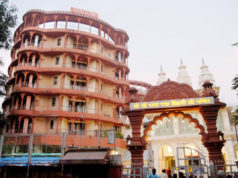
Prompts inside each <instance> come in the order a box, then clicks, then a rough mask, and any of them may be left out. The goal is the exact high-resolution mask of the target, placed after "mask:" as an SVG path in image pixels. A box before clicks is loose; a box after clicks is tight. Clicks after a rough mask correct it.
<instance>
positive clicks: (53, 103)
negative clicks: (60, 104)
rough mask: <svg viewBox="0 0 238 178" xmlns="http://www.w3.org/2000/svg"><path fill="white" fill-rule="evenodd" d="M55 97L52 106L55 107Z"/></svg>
mask: <svg viewBox="0 0 238 178" xmlns="http://www.w3.org/2000/svg"><path fill="white" fill-rule="evenodd" d="M55 100H56V99H55V97H53V98H52V106H55Z"/></svg>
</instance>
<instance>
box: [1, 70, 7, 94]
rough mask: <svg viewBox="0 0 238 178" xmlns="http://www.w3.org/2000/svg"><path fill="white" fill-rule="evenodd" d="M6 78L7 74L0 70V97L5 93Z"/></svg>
mask: <svg viewBox="0 0 238 178" xmlns="http://www.w3.org/2000/svg"><path fill="white" fill-rule="evenodd" d="M7 79H8V77H7V75H6V74H4V73H2V72H0V97H1V96H4V95H6V90H7Z"/></svg>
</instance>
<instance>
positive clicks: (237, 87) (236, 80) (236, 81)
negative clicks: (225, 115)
mask: <svg viewBox="0 0 238 178" xmlns="http://www.w3.org/2000/svg"><path fill="white" fill-rule="evenodd" d="M232 89H233V90H238V75H236V76H235V78H234V79H233V80H232ZM237 94H238V91H237ZM235 113H238V108H237V109H236V110H235ZM232 120H233V121H234V122H235V123H238V115H237V114H234V116H233V117H232Z"/></svg>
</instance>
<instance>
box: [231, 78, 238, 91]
mask: <svg viewBox="0 0 238 178" xmlns="http://www.w3.org/2000/svg"><path fill="white" fill-rule="evenodd" d="M232 89H233V90H237V89H238V76H235V78H234V79H233V81H232ZM237 94H238V93H237Z"/></svg>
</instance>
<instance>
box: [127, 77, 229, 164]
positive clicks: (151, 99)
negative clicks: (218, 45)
mask: <svg viewBox="0 0 238 178" xmlns="http://www.w3.org/2000/svg"><path fill="white" fill-rule="evenodd" d="M203 87H204V88H203V91H202V92H201V96H200V95H198V93H197V92H195V91H194V90H193V89H192V88H191V86H189V85H187V84H179V83H177V82H173V81H169V80H168V81H167V82H164V83H162V84H161V85H159V86H154V87H151V88H150V89H149V91H148V92H147V94H146V96H145V97H144V99H143V101H141V100H140V97H139V96H138V95H137V94H136V93H137V90H136V89H131V90H130V91H129V92H130V97H129V98H128V99H127V105H128V106H127V108H126V109H125V110H124V111H123V113H124V114H125V115H127V116H128V118H129V121H130V124H131V127H132V137H128V138H127V141H128V142H127V146H128V149H129V151H130V152H131V162H132V168H143V160H144V159H143V153H144V150H145V149H146V146H147V144H148V142H149V141H150V140H151V131H152V127H154V126H156V125H157V123H158V122H160V121H161V120H163V118H167V119H168V120H170V118H171V120H174V118H178V117H180V118H181V119H182V120H184V121H185V120H188V122H189V123H190V124H194V127H195V129H197V130H198V133H199V134H200V135H201V141H202V143H203V145H204V146H205V147H206V148H207V151H208V155H209V161H213V163H214V164H216V162H217V161H218V162H219V163H221V162H222V163H223V164H224V160H223V157H222V151H221V149H222V147H223V146H224V143H225V140H224V134H223V133H222V132H221V131H219V132H218V130H217V128H216V120H217V115H218V111H219V109H220V108H222V107H225V106H226V104H225V103H221V102H220V101H219V99H218V95H217V94H216V92H215V91H214V90H213V88H212V83H210V82H209V81H206V82H205V83H204V84H203ZM190 112H198V113H200V114H201V116H202V120H203V121H204V123H205V125H204V126H203V125H202V124H201V123H200V122H199V120H198V119H197V118H195V117H194V116H193V115H192V114H190ZM148 114H155V115H156V116H155V117H153V120H152V121H150V122H149V123H148V124H147V125H146V127H145V129H144V131H143V133H141V129H142V123H143V119H144V117H145V115H148ZM163 157H164V159H162V160H165V161H162V162H163V163H164V166H165V167H168V166H169V164H168V163H171V161H170V160H171V158H169V157H171V156H169V157H166V156H164V155H163ZM171 164H172V163H171Z"/></svg>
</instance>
